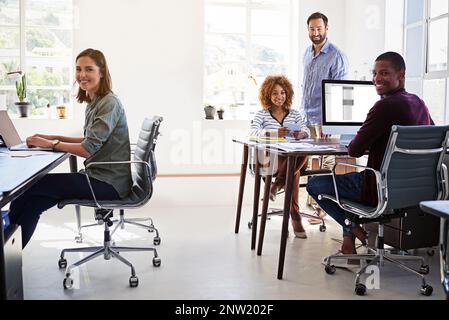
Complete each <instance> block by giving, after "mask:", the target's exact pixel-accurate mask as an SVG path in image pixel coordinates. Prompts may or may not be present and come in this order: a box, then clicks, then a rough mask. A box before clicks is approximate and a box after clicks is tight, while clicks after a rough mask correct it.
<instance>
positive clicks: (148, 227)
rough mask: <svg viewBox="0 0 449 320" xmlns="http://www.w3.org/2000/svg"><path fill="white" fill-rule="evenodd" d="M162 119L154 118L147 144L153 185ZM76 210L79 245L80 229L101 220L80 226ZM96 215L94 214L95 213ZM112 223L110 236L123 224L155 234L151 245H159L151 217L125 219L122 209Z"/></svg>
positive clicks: (81, 237) (159, 241)
mask: <svg viewBox="0 0 449 320" xmlns="http://www.w3.org/2000/svg"><path fill="white" fill-rule="evenodd" d="M162 120H163V118H162V117H154V118H153V121H154V132H153V133H152V139H151V141H150V142H149V143H150V146H149V148H150V150H151V152H150V157H149V163H150V165H151V168H152V171H151V180H152V182H153V183H154V180H156V176H157V164H156V158H155V148H156V143H157V138H158V137H159V135H160V132H159V127H160V124H161V122H162ZM131 145H132V146H133V149H132V150H131V153H132V154H134V152H135V148H136V147H137V144H131ZM75 209H76V222H77V226H78V228H77V229H78V235H77V236H76V237H75V240H76V242H78V243H81V242H83V234H82V233H81V229H82V228H87V227H93V226H98V224H101V220H98V219H97V221H98V222H97V223H92V224H87V225H82V224H81V210H80V207H79V206H78V205H76V206H75ZM95 215H96V213H95ZM145 221H148V222H149V224H143V223H142V222H145ZM112 222H113V223H115V222H118V223H117V224H116V225H115V228H114V229H113V230H112V232H111V236H112V235H113V234H114V233H115V232H116V231H117V229H118V228H119V227H120V229H124V228H125V224H130V225H133V226H137V227H141V228H144V229H146V230H148V232H155V233H156V235H155V236H154V238H153V244H154V245H159V244H160V243H161V237H160V236H159V230H158V229H157V228H156V227H155V226H154V223H153V219H152V218H151V217H141V218H125V210H124V209H120V210H119V218H118V219H114V220H112Z"/></svg>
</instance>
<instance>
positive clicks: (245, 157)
mask: <svg viewBox="0 0 449 320" xmlns="http://www.w3.org/2000/svg"><path fill="white" fill-rule="evenodd" d="M247 167H248V146H247V145H245V146H243V159H242V167H241V168H240V184H239V198H238V201H237V213H236V215H235V233H239V227H240V216H241V214H242V203H243V191H244V190H245V179H246V168H247Z"/></svg>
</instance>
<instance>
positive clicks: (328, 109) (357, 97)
mask: <svg viewBox="0 0 449 320" xmlns="http://www.w3.org/2000/svg"><path fill="white" fill-rule="evenodd" d="M379 99H380V96H379V95H378V94H377V92H376V90H375V88H374V85H373V83H372V82H371V81H357V80H323V81H322V110H321V112H322V120H323V123H322V124H323V133H325V134H339V135H340V139H341V140H343V139H349V140H350V139H351V138H352V137H354V136H355V134H356V133H357V131H358V130H359V129H360V127H361V126H362V124H363V122H364V121H365V119H366V115H367V114H368V111H369V110H370V109H371V108H372V107H373V105H374V104H375V103H376V101H378V100H379Z"/></svg>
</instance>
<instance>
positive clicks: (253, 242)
mask: <svg viewBox="0 0 449 320" xmlns="http://www.w3.org/2000/svg"><path fill="white" fill-rule="evenodd" d="M258 153H259V152H255V156H254V160H255V161H256V169H255V171H256V172H255V175H254V176H255V177H254V178H255V181H254V200H253V219H252V222H253V225H252V229H251V250H254V249H256V237H257V214H258V213H259V197H260V163H259V159H258V158H259V157H258V155H257V154H258Z"/></svg>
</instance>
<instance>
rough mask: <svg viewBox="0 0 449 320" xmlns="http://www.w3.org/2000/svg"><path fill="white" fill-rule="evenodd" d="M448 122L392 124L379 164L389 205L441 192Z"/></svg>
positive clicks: (395, 206)
mask: <svg viewBox="0 0 449 320" xmlns="http://www.w3.org/2000/svg"><path fill="white" fill-rule="evenodd" d="M448 131H449V126H393V127H392V131H391V134H390V140H389V144H388V146H387V150H386V151H385V156H384V159H383V162H382V165H381V170H380V172H381V174H382V180H384V179H385V180H384V181H386V184H385V185H384V187H385V188H386V189H385V192H384V193H383V195H384V196H386V200H387V208H388V209H399V208H406V207H411V206H416V205H417V204H419V202H420V201H424V200H437V199H440V198H441V197H442V196H443V192H444V188H445V186H444V181H443V174H442V168H441V167H442V161H443V157H444V154H445V153H446V150H447V140H448Z"/></svg>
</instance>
